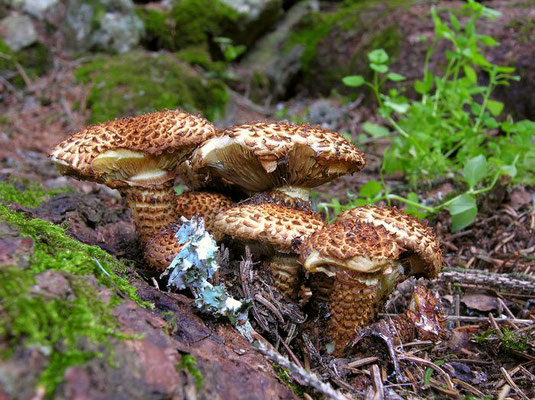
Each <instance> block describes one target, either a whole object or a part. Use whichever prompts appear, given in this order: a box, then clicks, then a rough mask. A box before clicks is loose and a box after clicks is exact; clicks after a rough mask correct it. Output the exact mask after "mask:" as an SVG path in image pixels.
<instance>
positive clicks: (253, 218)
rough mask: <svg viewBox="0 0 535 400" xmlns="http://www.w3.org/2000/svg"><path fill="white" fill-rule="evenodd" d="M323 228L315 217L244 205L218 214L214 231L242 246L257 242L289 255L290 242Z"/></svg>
mask: <svg viewBox="0 0 535 400" xmlns="http://www.w3.org/2000/svg"><path fill="white" fill-rule="evenodd" d="M324 224H325V223H324V222H323V220H322V218H321V216H320V215H319V214H317V213H313V212H304V211H298V210H294V209H291V208H287V207H285V206H283V205H280V204H276V203H264V204H244V205H238V206H236V207H233V208H230V209H228V210H226V211H223V212H221V213H219V214H218V215H217V216H216V218H215V220H214V230H215V231H216V232H218V233H220V234H223V235H226V236H231V237H232V238H235V239H237V240H239V241H242V242H246V241H251V242H260V243H262V244H265V245H270V246H273V247H275V248H277V249H278V251H281V252H290V251H291V250H292V241H293V240H295V239H299V238H304V237H307V236H309V235H310V234H312V233H314V232H315V231H316V230H318V229H320V228H322V227H323V226H324Z"/></svg>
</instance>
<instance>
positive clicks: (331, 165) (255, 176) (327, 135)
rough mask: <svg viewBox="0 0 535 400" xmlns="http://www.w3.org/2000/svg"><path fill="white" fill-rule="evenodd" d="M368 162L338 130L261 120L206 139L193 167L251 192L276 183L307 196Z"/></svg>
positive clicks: (286, 192) (199, 173) (286, 191)
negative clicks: (318, 187) (314, 189)
mask: <svg viewBox="0 0 535 400" xmlns="http://www.w3.org/2000/svg"><path fill="white" fill-rule="evenodd" d="M364 165H365V160H364V155H363V154H362V152H361V151H360V150H359V149H358V148H357V147H356V146H355V145H353V144H352V143H351V142H350V141H348V140H347V139H346V138H344V137H343V136H341V135H339V134H338V133H335V132H332V131H329V130H326V129H322V128H320V127H312V126H310V125H304V124H288V123H284V122H257V123H252V124H245V125H239V126H235V127H232V128H229V129H227V130H225V131H223V132H222V134H221V136H220V137H218V138H213V139H211V140H208V141H207V142H206V143H204V144H203V145H202V146H201V147H199V148H198V149H197V150H196V151H195V153H194V155H193V157H192V164H191V168H192V170H193V171H195V172H196V174H197V176H203V175H204V176H205V177H209V176H216V177H220V178H222V179H224V180H225V181H228V182H230V183H233V184H235V185H237V186H239V187H241V188H242V189H244V190H245V191H247V192H249V193H254V192H263V191H267V190H270V189H275V190H276V191H279V192H281V193H282V194H283V195H284V196H286V197H288V198H290V199H292V198H297V199H300V200H305V201H307V200H308V198H309V193H310V189H311V188H313V187H316V186H319V185H322V184H324V183H326V182H330V181H331V180H333V179H334V178H337V177H339V176H341V175H345V174H350V173H353V172H356V171H359V170H360V169H362V168H363V167H364ZM207 179H208V178H207Z"/></svg>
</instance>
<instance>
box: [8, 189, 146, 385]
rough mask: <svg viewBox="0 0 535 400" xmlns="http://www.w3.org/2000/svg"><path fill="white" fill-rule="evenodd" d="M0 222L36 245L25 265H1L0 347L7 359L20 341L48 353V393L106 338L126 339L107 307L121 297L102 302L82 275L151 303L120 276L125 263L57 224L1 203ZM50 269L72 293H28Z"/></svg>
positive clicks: (106, 344) (98, 354)
mask: <svg viewBox="0 0 535 400" xmlns="http://www.w3.org/2000/svg"><path fill="white" fill-rule="evenodd" d="M15 198H16V199H19V200H20V199H22V201H25V202H26V201H28V202H29V203H31V204H35V202H36V201H38V200H39V199H36V198H35V197H30V198H29V199H30V200H28V198H27V197H25V196H24V195H22V194H21V195H18V196H16V197H15ZM0 221H1V222H4V223H7V224H8V225H10V226H13V227H15V228H16V229H18V231H19V232H20V236H22V237H29V238H31V239H32V240H33V243H34V246H33V252H32V254H31V256H30V262H29V266H28V267H27V268H21V267H15V266H5V265H3V266H1V267H0V304H1V307H0V308H1V314H2V319H0V337H2V338H3V339H4V344H5V345H4V347H3V348H0V351H1V353H2V355H3V356H4V357H8V356H9V355H10V352H11V351H12V350H14V349H15V348H16V347H17V346H18V345H20V344H25V345H26V346H37V348H38V349H40V351H41V352H43V353H45V354H46V355H49V357H48V365H47V367H46V368H45V370H44V371H43V373H42V375H41V376H40V379H39V384H41V385H44V386H45V388H46V391H47V394H48V395H52V394H53V392H54V389H55V387H56V386H57V384H58V383H60V382H61V380H62V379H63V374H64V372H65V370H66V369H67V368H68V367H69V366H72V365H77V364H81V363H83V362H85V361H87V360H89V359H91V358H94V357H101V356H102V351H103V350H104V349H105V348H107V347H108V348H109V346H110V342H109V340H110V338H113V337H115V338H124V337H125V336H124V334H122V333H121V332H120V331H119V330H118V324H117V322H116V321H115V319H114V317H113V316H112V315H111V313H110V311H109V310H110V308H111V307H113V306H115V305H117V304H118V302H119V297H118V296H117V295H114V296H112V298H111V300H110V302H109V303H105V302H103V301H102V300H100V299H99V297H98V295H97V293H96V291H95V288H94V287H93V286H92V285H91V284H90V283H88V282H87V278H83V277H84V276H94V277H96V279H97V281H98V282H99V283H100V284H103V285H105V286H108V287H110V288H114V289H115V290H116V293H122V296H124V297H128V298H130V299H132V300H134V301H136V302H137V303H138V304H141V305H144V306H149V304H148V303H145V302H143V301H142V300H140V299H139V298H138V296H137V295H136V289H135V288H134V287H133V286H131V285H130V284H129V283H128V281H127V280H126V279H125V278H123V277H121V276H124V275H125V274H126V265H125V264H124V263H123V262H122V261H119V260H117V259H116V258H114V257H113V256H111V255H110V254H108V253H106V252H105V251H103V250H102V249H100V248H98V247H93V246H88V245H85V244H82V243H80V242H78V241H76V240H74V239H72V238H71V237H69V236H67V235H66V234H65V231H64V230H63V229H62V228H60V227H58V226H56V225H54V224H51V223H49V222H46V221H43V220H40V219H29V218H27V217H26V216H24V215H23V214H21V213H18V212H14V211H12V210H10V209H9V208H8V207H6V206H0ZM99 264H100V265H101V266H102V268H104V269H106V270H107V271H106V272H104V271H103V270H102V269H101V268H100V267H99ZM48 270H55V271H58V272H59V273H60V274H61V275H62V276H63V277H64V278H65V279H67V281H68V282H69V286H70V288H71V290H72V291H73V294H74V296H69V297H68V298H57V299H56V298H52V299H47V298H45V297H40V296H38V295H37V294H35V293H34V292H32V290H33V289H32V288H33V287H34V285H35V277H36V275H38V274H40V273H42V272H45V271H48ZM84 343H85V344H86V345H85V346H83V344H84ZM82 346H83V347H82ZM87 348H93V349H94V350H87Z"/></svg>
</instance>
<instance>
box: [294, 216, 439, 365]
mask: <svg viewBox="0 0 535 400" xmlns="http://www.w3.org/2000/svg"><path fill="white" fill-rule="evenodd" d="M387 210H388V211H379V212H377V213H376V215H377V216H378V217H379V216H380V215H383V216H384V215H385V214H387V215H388V216H389V218H385V220H390V222H385V225H386V226H383V224H381V223H379V222H377V221H372V222H367V221H366V220H360V219H359V217H360V214H359V213H360V211H358V212H355V216H354V215H353V214H352V213H351V212H347V213H344V214H342V215H341V216H340V217H339V218H338V219H337V220H336V222H334V223H332V224H330V225H328V226H326V227H325V228H323V229H322V230H320V231H318V232H316V233H315V234H313V235H311V236H310V237H309V238H308V239H307V240H305V241H304V242H303V243H302V245H301V246H300V248H299V253H300V258H299V259H300V261H301V263H302V264H303V265H304V267H305V269H306V270H307V271H310V272H312V273H318V272H321V273H325V274H326V275H327V276H330V277H333V278H334V283H333V286H332V288H331V292H330V297H329V307H330V312H331V317H330V319H329V335H330V337H331V339H332V340H333V341H334V342H335V354H336V355H341V354H342V352H343V350H344V348H345V346H346V344H347V343H348V341H349V340H351V339H352V338H353V337H354V335H355V329H356V328H360V327H363V326H365V325H367V324H368V323H370V322H371V321H372V320H373V318H374V317H375V315H376V312H377V309H378V307H379V306H381V305H382V304H383V303H384V301H385V300H386V298H387V297H388V295H389V294H390V293H391V292H392V290H393V289H394V287H395V285H397V284H398V283H399V282H401V281H403V280H404V279H406V278H407V277H408V276H412V275H417V276H419V275H424V276H426V277H428V278H431V277H434V276H436V275H437V274H438V271H439V270H440V267H441V253H440V248H439V246H438V242H437V240H436V239H435V237H434V236H433V235H432V233H431V232H430V231H428V230H427V229H426V228H425V227H423V225H421V224H420V223H419V222H418V221H417V220H415V219H412V218H409V217H407V216H404V215H403V214H402V213H401V212H400V211H398V210H397V209H387ZM351 211H353V210H351ZM394 216H395V217H394ZM393 227H395V228H396V229H389V228H393ZM426 246H427V247H426Z"/></svg>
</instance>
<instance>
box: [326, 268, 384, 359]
mask: <svg viewBox="0 0 535 400" xmlns="http://www.w3.org/2000/svg"><path fill="white" fill-rule="evenodd" d="M379 286H380V274H377V273H376V274H366V273H362V272H355V271H338V272H337V274H336V276H335V280H334V284H333V287H332V292H331V296H330V299H329V304H330V311H331V317H330V319H329V332H330V336H331V340H333V341H335V342H336V347H335V351H334V355H336V356H341V355H342V353H343V351H344V349H345V347H346V345H347V343H348V342H349V341H350V340H351V339H353V338H354V337H355V335H356V332H355V329H356V328H360V327H363V326H366V325H367V324H368V323H370V322H371V321H372V320H373V318H374V316H375V314H376V304H377V297H378V289H379Z"/></svg>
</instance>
